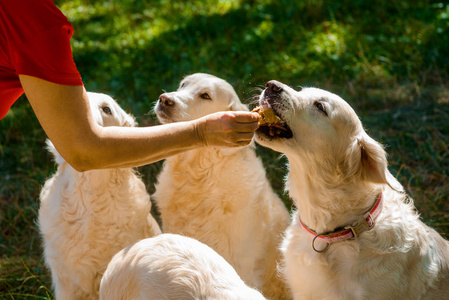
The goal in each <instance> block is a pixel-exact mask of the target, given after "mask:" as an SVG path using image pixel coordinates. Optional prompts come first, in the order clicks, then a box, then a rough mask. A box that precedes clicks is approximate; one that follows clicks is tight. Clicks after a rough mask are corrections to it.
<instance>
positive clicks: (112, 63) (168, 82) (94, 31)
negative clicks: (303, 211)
mask: <svg viewBox="0 0 449 300" xmlns="http://www.w3.org/2000/svg"><path fill="white" fill-rule="evenodd" d="M374 2H375V3H374ZM443 2H444V1H421V0H417V1H399V0H389V1H387V0H379V1H371V2H370V1H363V0H352V1H349V0H347V1H346V0H345V1H338V0H337V1H330V0H304V1H287V0H261V1H250V0H240V1H226V0H214V1H212V0H194V1H173V0H170V1H169V0H147V1H144V0H133V1H131V0H72V1H68V0H67V1H64V0H60V1H55V3H56V4H57V5H58V6H59V7H60V8H61V10H62V11H63V12H64V13H65V14H66V16H67V17H68V19H69V20H70V21H71V22H72V24H73V25H74V28H75V34H74V36H73V38H72V49H73V53H74V58H75V62H76V63H77V66H78V69H79V71H80V73H81V75H82V77H83V81H84V83H85V85H86V88H87V89H88V90H90V91H96V92H104V93H107V94H110V95H112V96H113V97H114V98H116V99H117V100H118V102H119V103H120V105H121V106H122V107H123V108H125V109H126V110H127V111H129V112H132V113H133V114H134V115H135V116H136V117H137V121H138V122H139V124H140V125H141V126H145V125H153V124H155V117H154V115H153V114H152V113H151V110H152V107H153V106H154V103H155V101H156V100H157V99H158V96H159V95H160V94H161V93H162V92H163V91H164V90H166V91H171V90H174V89H176V87H177V85H178V83H179V81H180V80H181V79H182V78H183V76H185V75H188V74H191V73H195V72H206V73H211V74H213V75H216V76H219V77H222V78H224V79H226V80H227V81H228V82H230V83H231V84H232V85H233V86H234V87H235V89H236V91H237V93H238V94H239V96H240V97H241V99H242V100H243V101H244V102H246V103H249V104H250V105H251V103H250V102H251V101H252V100H251V99H252V96H254V95H255V94H256V93H257V91H256V89H255V88H256V87H261V86H263V85H264V84H265V83H266V82H267V81H268V80H270V79H277V80H280V81H282V82H284V83H287V84H289V85H291V86H293V87H296V86H299V85H301V86H316V87H320V88H324V89H328V90H330V91H332V92H334V93H337V94H339V95H341V96H342V97H343V98H344V99H346V100H347V101H348V102H349V103H350V104H351V105H352V106H353V107H354V109H355V110H356V111H357V112H358V114H359V116H360V118H361V119H362V122H363V123H364V125H365V127H366V129H367V131H368V133H369V134H370V135H371V136H372V137H374V138H375V139H376V140H378V141H380V142H381V143H382V144H384V145H385V146H386V150H387V152H388V153H389V162H390V170H391V172H392V173H393V174H394V175H395V176H396V177H397V178H398V179H399V180H400V182H401V183H402V184H403V185H404V186H405V188H406V190H407V193H408V194H409V195H410V196H411V197H412V198H413V199H414V201H415V205H416V206H417V208H418V210H419V211H420V213H421V217H422V219H423V220H424V221H425V222H426V223H427V224H429V225H431V226H433V227H434V228H435V229H436V230H437V231H438V232H440V233H441V234H442V235H443V236H445V237H446V238H448V237H449V201H448V200H449V183H448V176H449V81H448V79H449V5H448V4H445V3H443ZM68 109H70V108H68ZM44 142H45V134H44V132H43V131H42V129H41V128H40V126H39V123H38V122H37V119H36V118H35V116H34V114H33V112H32V110H31V108H30V106H29V104H28V102H27V101H26V99H25V98H22V99H20V100H19V101H18V102H17V103H16V104H15V105H14V106H13V108H12V110H11V111H10V113H9V114H8V115H7V116H6V117H5V118H4V119H3V120H1V121H0V157H1V160H0V299H51V298H52V297H53V295H52V293H51V278H50V275H49V272H48V270H46V268H45V267H44V264H43V261H42V247H41V241H40V238H39V235H38V230H37V227H36V224H35V222H36V218H37V211H38V207H39V199H38V196H39V192H40V188H41V186H42V184H43V183H44V182H45V179H46V178H48V177H49V176H50V175H51V174H52V173H53V172H54V171H55V165H54V163H53V162H52V161H51V158H50V156H49V155H48V154H47V152H46V150H45V149H44V146H45V145H44ZM257 151H258V153H259V155H260V156H261V157H262V159H263V161H264V163H265V166H266V168H267V169H268V170H269V172H268V174H269V176H270V180H271V182H272V184H273V187H274V188H275V190H276V191H277V192H278V193H279V194H280V195H282V198H283V199H284V201H285V203H286V205H288V207H289V208H290V207H291V202H290V200H289V199H288V196H287V195H284V194H283V191H282V186H283V177H284V176H285V167H284V165H285V163H286V159H285V158H283V157H280V156H279V154H278V153H275V152H273V151H271V150H268V149H264V148H261V147H259V148H258V149H257ZM160 166H161V163H160V162H159V163H156V164H153V165H149V166H145V167H142V168H140V171H141V172H142V174H143V176H144V180H145V182H146V184H147V187H148V190H149V191H150V192H152V191H153V190H154V187H153V183H154V179H155V176H156V175H157V173H158V171H159V169H160Z"/></svg>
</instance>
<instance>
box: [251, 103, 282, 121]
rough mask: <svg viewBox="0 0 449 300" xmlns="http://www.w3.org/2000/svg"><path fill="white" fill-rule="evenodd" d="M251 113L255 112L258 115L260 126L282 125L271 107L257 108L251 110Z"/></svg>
mask: <svg viewBox="0 0 449 300" xmlns="http://www.w3.org/2000/svg"><path fill="white" fill-rule="evenodd" d="M252 112H257V113H258V114H259V115H260V121H259V122H260V125H261V126H262V125H272V124H282V123H284V121H282V120H281V119H280V118H279V117H278V116H276V114H275V113H274V110H273V109H272V108H271V107H268V106H263V105H261V106H258V107H256V108H255V109H253V110H252Z"/></svg>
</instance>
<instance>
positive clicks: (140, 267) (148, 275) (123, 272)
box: [100, 233, 265, 300]
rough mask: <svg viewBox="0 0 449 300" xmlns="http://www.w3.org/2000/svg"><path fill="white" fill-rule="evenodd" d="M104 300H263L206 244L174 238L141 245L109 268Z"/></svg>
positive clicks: (164, 236) (150, 240) (118, 256)
mask: <svg viewBox="0 0 449 300" xmlns="http://www.w3.org/2000/svg"><path fill="white" fill-rule="evenodd" d="M100 299H102V300H121V299H127V300H145V299H148V300H149V299H154V300H159V299H176V300H188V299H192V300H195V299H211V300H213V299H216V300H262V299H265V298H264V297H263V296H262V294H260V293H259V292H258V291H257V290H255V289H252V288H250V287H248V286H247V285H246V284H245V283H244V282H243V280H242V279H240V277H239V275H237V273H236V272H235V270H234V269H233V268H232V267H231V265H230V264H229V263H228V262H226V261H225V260H224V259H223V257H221V256H220V255H218V254H217V253H216V252H215V251H214V250H212V249H211V248H210V247H208V246H206V245H205V244H203V243H201V242H199V241H197V240H194V239H192V238H189V237H185V236H181V235H176V234H169V233H167V234H161V235H159V236H157V237H153V238H148V239H144V240H141V241H140V242H138V243H136V244H134V245H132V246H129V247H127V248H125V249H123V250H122V251H120V252H119V253H117V254H116V255H115V256H114V258H113V259H112V260H111V262H110V263H109V266H108V268H107V270H106V272H105V274H104V276H103V279H102V280H101V286H100Z"/></svg>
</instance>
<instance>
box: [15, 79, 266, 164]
mask: <svg viewBox="0 0 449 300" xmlns="http://www.w3.org/2000/svg"><path fill="white" fill-rule="evenodd" d="M19 78H20V82H21V84H22V87H23V89H24V91H25V94H26V96H27V98H28V100H29V102H30V104H31V106H32V108H33V110H34V112H35V114H36V116H37V118H38V120H39V122H40V124H41V126H42V128H43V129H44V131H45V132H46V134H47V136H48V137H49V139H50V140H51V141H52V142H53V144H54V145H55V147H56V149H57V150H58V152H59V153H60V154H61V155H62V157H64V159H65V160H66V161H67V162H68V163H69V164H70V165H72V166H73V167H74V168H75V169H76V170H78V171H87V170H91V169H102V168H116V167H136V166H141V165H145V164H149V163H153V162H156V161H158V160H161V159H164V158H167V157H169V156H172V155H175V154H178V153H180V152H183V151H186V150H191V149H195V148H199V147H204V146H224V147H237V146H242V145H247V144H249V143H250V142H251V139H252V137H253V135H254V131H255V130H256V129H257V127H258V123H257V121H258V115H257V114H255V113H250V112H221V113H215V114H211V115H208V116H206V117H203V118H200V119H197V120H194V121H189V122H178V123H172V124H166V125H160V126H151V127H101V126H99V125H98V124H97V123H96V122H95V121H94V119H93V116H92V114H91V112H90V105H89V102H88V101H89V100H88V98H87V94H86V91H85V89H84V87H83V86H68V85H61V84H56V83H52V82H49V81H46V80H43V79H39V78H36V77H32V76H27V75H19Z"/></svg>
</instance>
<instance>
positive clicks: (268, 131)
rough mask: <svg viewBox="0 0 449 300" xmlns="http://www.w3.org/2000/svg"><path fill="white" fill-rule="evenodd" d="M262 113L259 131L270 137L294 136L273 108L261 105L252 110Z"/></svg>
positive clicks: (286, 137)
mask: <svg viewBox="0 0 449 300" xmlns="http://www.w3.org/2000/svg"><path fill="white" fill-rule="evenodd" d="M252 111H253V112H257V113H258V114H259V115H260V120H259V122H260V126H259V129H257V131H258V132H259V133H262V134H264V135H265V136H267V137H269V138H285V139H289V138H291V137H293V133H292V131H291V130H290V128H289V127H288V125H287V123H285V122H284V121H283V120H282V119H281V118H279V117H278V116H277V115H276V113H275V111H274V110H273V108H271V107H269V106H266V105H261V106H258V107H256V108H255V109H253V110H252Z"/></svg>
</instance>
